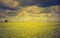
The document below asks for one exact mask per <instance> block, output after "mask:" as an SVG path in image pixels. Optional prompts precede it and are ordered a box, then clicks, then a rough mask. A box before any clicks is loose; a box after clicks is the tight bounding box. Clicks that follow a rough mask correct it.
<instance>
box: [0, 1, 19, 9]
mask: <svg viewBox="0 0 60 38" xmlns="http://www.w3.org/2000/svg"><path fill="white" fill-rule="evenodd" d="M17 7H18V2H17V1H14V0H0V9H10V10H15V9H17Z"/></svg>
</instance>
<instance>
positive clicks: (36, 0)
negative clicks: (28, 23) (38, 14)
mask: <svg viewBox="0 0 60 38" xmlns="http://www.w3.org/2000/svg"><path fill="white" fill-rule="evenodd" d="M19 1H20V3H21V6H31V5H38V6H40V7H49V6H56V5H60V0H19Z"/></svg>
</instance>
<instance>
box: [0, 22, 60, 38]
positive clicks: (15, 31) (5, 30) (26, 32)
mask: <svg viewBox="0 0 60 38" xmlns="http://www.w3.org/2000/svg"><path fill="white" fill-rule="evenodd" d="M0 38H60V24H59V23H57V22H0Z"/></svg>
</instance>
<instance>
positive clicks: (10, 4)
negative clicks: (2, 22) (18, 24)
mask: <svg viewBox="0 0 60 38" xmlns="http://www.w3.org/2000/svg"><path fill="white" fill-rule="evenodd" d="M54 6H60V0H0V18H5V17H9V16H10V17H13V16H19V15H23V16H24V14H25V12H26V13H29V14H31V13H32V14H37V13H38V14H40V13H50V12H51V10H53V11H54V12H56V8H55V7H54ZM52 7H53V8H52ZM35 9H36V10H35ZM21 13H22V14H21ZM1 15H2V16H1ZM26 15H27V14H26ZM26 15H25V16H26Z"/></svg>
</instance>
